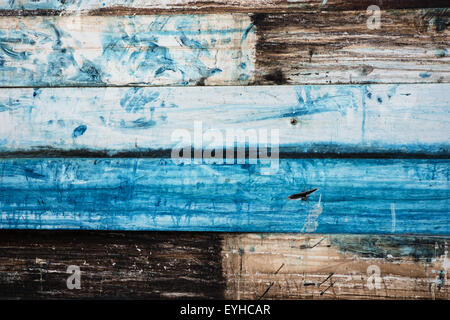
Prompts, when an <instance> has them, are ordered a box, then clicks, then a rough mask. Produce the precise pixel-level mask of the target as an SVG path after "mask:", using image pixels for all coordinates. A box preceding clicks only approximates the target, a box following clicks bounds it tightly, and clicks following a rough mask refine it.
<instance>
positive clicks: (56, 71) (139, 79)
mask: <svg viewBox="0 0 450 320" xmlns="http://www.w3.org/2000/svg"><path fill="white" fill-rule="evenodd" d="M254 46H255V37H254V31H253V28H252V24H251V21H250V18H249V17H248V15H239V14H234V15H231V14H226V15H166V16H161V15H159V16H155V15H153V16H121V17H87V16H75V17H21V18H20V17H2V19H1V20H0V86H38V87H39V86H106V85H114V86H118V85H129V84H139V85H151V86H156V85H195V84H198V85H205V84H208V85H217V84H222V85H225V84H246V83H248V78H249V77H251V76H252V73H253V69H254V68H253V61H254V57H253V55H254Z"/></svg>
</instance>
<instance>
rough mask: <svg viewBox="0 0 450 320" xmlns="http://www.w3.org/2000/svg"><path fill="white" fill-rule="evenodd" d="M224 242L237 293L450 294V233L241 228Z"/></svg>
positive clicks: (230, 285) (230, 290) (231, 294)
mask: <svg viewBox="0 0 450 320" xmlns="http://www.w3.org/2000/svg"><path fill="white" fill-rule="evenodd" d="M224 242H225V245H224V250H223V251H222V255H223V265H224V267H223V270H224V273H225V278H226V280H227V285H226V290H227V291H226V294H225V296H226V297H228V298H231V299H262V300H264V299H293V300H296V299H377V300H378V299H399V300H401V299H446V300H448V299H449V298H450V284H449V281H448V277H449V276H450V274H449V272H450V270H449V267H450V259H449V256H448V246H449V245H450V242H449V238H432V237H416V236H407V237H394V236H355V235H314V236H306V235H280V234H264V235H256V234H236V235H232V236H227V237H225V240H224Z"/></svg>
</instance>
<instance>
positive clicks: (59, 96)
mask: <svg viewBox="0 0 450 320" xmlns="http://www.w3.org/2000/svg"><path fill="white" fill-rule="evenodd" d="M449 106H450V84H403V85H401V84H396V85H329V86H251V87H171V88H165V87H158V88H138V87H134V88H38V89H32V88H17V89H1V90H0V124H1V125H0V154H1V155H2V156H4V157H6V156H10V157H14V156H19V153H25V154H29V155H31V154H34V155H36V154H37V155H38V156H41V157H45V156H46V155H49V154H51V153H54V154H58V152H63V151H64V152H66V153H65V155H69V154H70V152H75V151H78V153H76V154H77V155H83V152H87V153H88V152H91V153H93V154H94V155H95V154H97V156H100V157H102V156H111V155H112V156H118V155H119V156H120V155H122V156H123V153H132V154H133V153H134V154H139V155H142V154H145V153H149V154H151V153H152V152H155V151H158V150H163V151H164V150H166V151H169V153H168V154H170V150H172V149H173V148H175V147H195V148H199V149H216V148H222V147H224V146H226V145H227V141H226V138H227V135H228V134H229V133H230V134H233V135H234V139H231V140H232V142H233V140H234V142H236V145H237V146H239V147H243V146H245V145H249V146H262V144H263V142H264V138H266V137H267V141H268V143H269V146H270V145H272V146H273V147H277V143H278V144H279V152H292V153H295V154H303V155H308V154H309V155H311V154H313V155H314V154H315V155H317V154H327V153H328V154H329V153H332V154H337V155H340V156H343V155H346V154H347V155H348V154H356V155H363V154H371V155H380V154H381V155H383V154H386V153H387V154H389V155H391V156H392V155H394V156H395V155H402V154H403V155H415V154H416V155H417V154H420V155H431V156H435V155H439V156H447V157H448V155H449V143H450V131H449V130H448V128H449V127H450V108H449ZM239 129H243V130H245V132H244V133H242V132H241V133H240V134H239V132H238V130H239ZM232 130H234V132H232ZM247 130H249V131H247ZM252 130H253V131H252ZM264 130H265V132H264ZM195 132H197V133H199V136H200V137H203V139H202V141H200V142H199V141H198V140H196V133H195ZM252 132H253V133H255V140H252V139H249V138H248V135H250V134H251V133H252ZM183 134H186V135H187V138H185V137H183ZM214 134H218V135H219V137H218V138H217V137H216V138H214V137H213V136H214ZM272 134H273V135H274V137H275V138H273V139H272ZM245 135H247V138H246V136H245ZM242 137H243V138H242ZM277 137H278V141H277V139H276V138H277ZM244 138H246V140H244ZM196 141H197V143H196ZM67 152H68V153H67ZM153 156H154V155H153Z"/></svg>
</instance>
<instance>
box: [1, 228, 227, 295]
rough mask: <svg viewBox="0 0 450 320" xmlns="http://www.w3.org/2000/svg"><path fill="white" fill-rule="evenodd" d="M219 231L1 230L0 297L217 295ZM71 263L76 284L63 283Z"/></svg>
mask: <svg viewBox="0 0 450 320" xmlns="http://www.w3.org/2000/svg"><path fill="white" fill-rule="evenodd" d="M221 239H222V236H221V235H220V234H211V233H202V234H198V233H197V234H192V233H158V232H153V233H140V232H121V233H112V232H101V231H95V232H89V231H52V232H47V231H39V232H35V231H34V232H33V231H4V230H2V231H1V232H0V298H2V299H17V298H25V299H30V298H32V299H56V298H68V299H70V298H102V299H105V298H112V299H115V298H120V299H144V298H145V299H168V298H171V299H177V298H185V299H191V298H195V299H221V298H223V297H224V278H223V275H222V264H221V243H222V242H221ZM70 265H76V266H78V267H80V271H81V278H80V279H81V289H72V290H69V289H68V288H67V284H66V282H67V278H68V277H69V276H70V275H71V274H68V273H66V271H67V268H68V267H69V266H70Z"/></svg>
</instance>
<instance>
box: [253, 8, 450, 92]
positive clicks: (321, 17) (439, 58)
mask: <svg viewBox="0 0 450 320" xmlns="http://www.w3.org/2000/svg"><path fill="white" fill-rule="evenodd" d="M368 18H369V15H368V14H367V13H366V12H365V11H346V12H340V13H337V12H305V13H295V14H254V15H252V20H253V23H254V25H255V32H256V35H257V37H256V38H257V44H256V63H255V70H256V74H255V81H254V83H255V84H264V85H272V84H330V83H333V84H335V83H380V82H381V83H399V82H400V83H401V82H408V83H419V82H424V81H425V82H448V81H449V80H450V67H449V65H450V64H449V56H448V52H449V51H450V48H449V39H450V38H449V29H448V25H449V23H450V10H449V9H420V10H397V11H396V10H393V11H389V10H387V11H381V20H380V22H381V24H380V28H379V29H369V28H368V26H367V20H368Z"/></svg>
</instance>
